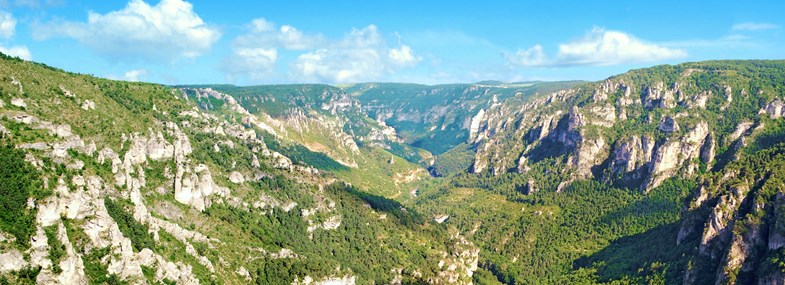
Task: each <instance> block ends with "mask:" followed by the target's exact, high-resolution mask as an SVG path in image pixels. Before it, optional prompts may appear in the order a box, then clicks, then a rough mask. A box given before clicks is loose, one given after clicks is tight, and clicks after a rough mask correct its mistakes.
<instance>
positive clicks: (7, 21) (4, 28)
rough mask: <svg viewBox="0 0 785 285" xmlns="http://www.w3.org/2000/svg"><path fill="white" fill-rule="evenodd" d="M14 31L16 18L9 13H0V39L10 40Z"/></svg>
mask: <svg viewBox="0 0 785 285" xmlns="http://www.w3.org/2000/svg"><path fill="white" fill-rule="evenodd" d="M15 31H16V18H14V15H11V13H8V12H6V11H0V38H4V39H10V38H12V37H13V36H14V32H15Z"/></svg>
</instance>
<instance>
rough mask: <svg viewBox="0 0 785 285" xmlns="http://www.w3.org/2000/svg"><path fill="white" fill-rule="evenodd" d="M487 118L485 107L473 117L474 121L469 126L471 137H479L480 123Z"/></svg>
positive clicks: (471, 138)
mask: <svg viewBox="0 0 785 285" xmlns="http://www.w3.org/2000/svg"><path fill="white" fill-rule="evenodd" d="M483 119H485V109H480V111H479V112H477V115H475V116H474V117H472V122H471V125H470V127H469V139H470V140H473V139H475V138H476V137H477V132H478V131H479V130H480V123H482V120H483Z"/></svg>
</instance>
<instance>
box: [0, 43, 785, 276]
mask: <svg viewBox="0 0 785 285" xmlns="http://www.w3.org/2000/svg"><path fill="white" fill-rule="evenodd" d="M0 72H1V74H2V78H0V160H2V165H3V167H2V169H0V193H2V196H3V197H4V198H3V200H2V206H1V207H0V265H1V266H0V282H4V283H10V284H32V283H40V284H105V283H109V284H159V283H162V284H171V283H177V284H213V283H217V284H248V283H256V284H423V283H425V284H470V283H471V284H573V283H579V284H605V283H608V284H644V283H645V284H753V283H757V284H782V283H783V282H785V266H783V264H785V263H783V260H785V237H784V236H785V228H783V223H785V222H784V221H785V220H784V219H783V215H782V214H783V211H784V210H783V203H785V194H784V193H785V176H784V175H785V168H784V167H785V120H783V118H782V117H783V115H785V107H784V106H783V105H784V104H783V101H784V100H785V61H707V62H695V63H684V64H679V65H663V66H655V67H651V68H645V69H639V70H632V71H629V72H627V73H624V74H620V75H617V76H613V77H610V78H608V79H606V80H602V81H599V82H581V81H568V82H517V83H504V82H496V81H484V82H477V83H473V84H450V85H436V86H427V85H418V84H403V83H362V84H355V85H347V86H340V87H338V86H329V85H318V84H298V85H266V86H244V87H241V86H232V85H188V86H163V85H157V84H148V83H131V82H122V81H111V80H106V79H100V78H96V77H93V76H89V75H81V74H73V73H68V72H65V71H62V70H58V69H55V68H51V67H48V66H45V65H42V64H37V63H33V62H27V61H22V60H18V59H14V58H9V57H5V56H4V57H2V58H1V59H0Z"/></svg>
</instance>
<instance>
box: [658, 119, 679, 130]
mask: <svg viewBox="0 0 785 285" xmlns="http://www.w3.org/2000/svg"><path fill="white" fill-rule="evenodd" d="M657 129H658V130H660V131H663V132H666V133H672V132H678V131H679V130H680V128H679V123H677V122H676V119H675V118H673V117H671V116H665V117H663V118H662V120H660V125H659V126H658V127H657Z"/></svg>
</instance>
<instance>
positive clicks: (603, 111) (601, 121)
mask: <svg viewBox="0 0 785 285" xmlns="http://www.w3.org/2000/svg"><path fill="white" fill-rule="evenodd" d="M589 113H591V115H592V116H593V117H594V119H592V120H590V121H589V124H592V125H597V126H602V127H612V126H613V124H614V123H616V108H614V107H613V105H611V104H605V105H603V106H595V107H592V108H590V109H589Z"/></svg>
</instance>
